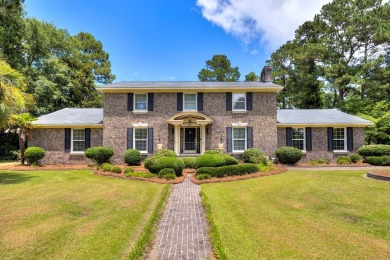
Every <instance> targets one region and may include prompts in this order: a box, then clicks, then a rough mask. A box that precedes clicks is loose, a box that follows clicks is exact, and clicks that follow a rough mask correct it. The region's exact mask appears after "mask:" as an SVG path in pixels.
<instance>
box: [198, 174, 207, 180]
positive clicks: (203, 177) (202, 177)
mask: <svg viewBox="0 0 390 260" xmlns="http://www.w3.org/2000/svg"><path fill="white" fill-rule="evenodd" d="M196 179H197V180H200V181H201V180H207V179H211V175H210V174H197V175H196Z"/></svg>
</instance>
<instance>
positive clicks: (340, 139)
mask: <svg viewBox="0 0 390 260" xmlns="http://www.w3.org/2000/svg"><path fill="white" fill-rule="evenodd" d="M345 133H346V131H345V128H333V150H334V151H345V150H346V143H347V141H346V137H347V135H346V134H345Z"/></svg>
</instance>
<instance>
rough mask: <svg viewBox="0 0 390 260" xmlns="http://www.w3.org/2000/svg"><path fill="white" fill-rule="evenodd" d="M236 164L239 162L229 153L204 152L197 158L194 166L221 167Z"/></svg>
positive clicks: (197, 167)
mask: <svg viewBox="0 0 390 260" xmlns="http://www.w3.org/2000/svg"><path fill="white" fill-rule="evenodd" d="M235 164H238V161H237V159H236V158H234V157H232V156H230V155H228V154H203V155H200V156H198V157H197V158H196V159H195V162H194V168H195V169H199V168H201V167H220V166H225V165H235Z"/></svg>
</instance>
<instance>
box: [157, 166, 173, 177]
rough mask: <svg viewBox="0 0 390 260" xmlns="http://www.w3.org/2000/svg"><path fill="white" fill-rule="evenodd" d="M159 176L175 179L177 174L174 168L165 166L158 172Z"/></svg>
mask: <svg viewBox="0 0 390 260" xmlns="http://www.w3.org/2000/svg"><path fill="white" fill-rule="evenodd" d="M158 177H159V178H162V179H166V180H173V179H175V178H176V175H175V171H174V170H173V169H172V168H164V169H162V170H161V171H159V172H158Z"/></svg>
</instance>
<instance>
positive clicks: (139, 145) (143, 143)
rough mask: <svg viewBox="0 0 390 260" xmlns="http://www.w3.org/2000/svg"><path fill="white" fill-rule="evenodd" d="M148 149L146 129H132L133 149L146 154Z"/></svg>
mask: <svg viewBox="0 0 390 260" xmlns="http://www.w3.org/2000/svg"><path fill="white" fill-rule="evenodd" d="M147 147H148V129H147V128H135V129H134V149H137V150H138V151H140V152H146V151H147Z"/></svg>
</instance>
